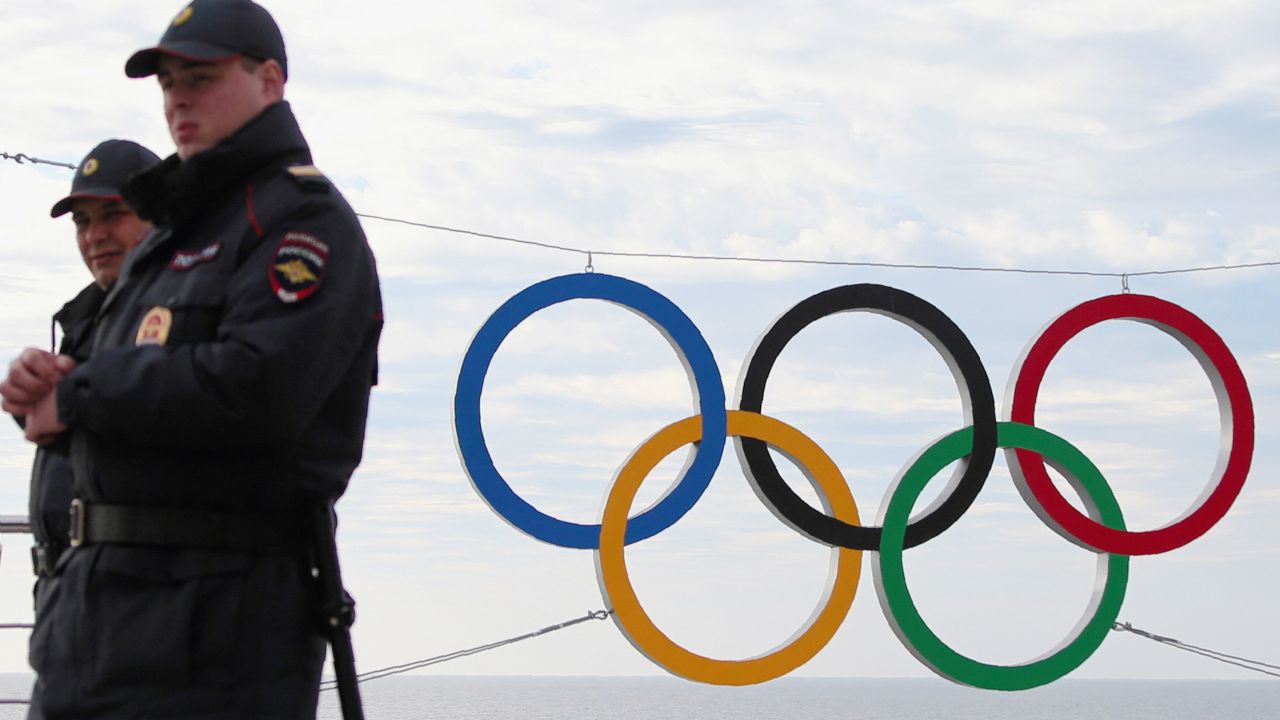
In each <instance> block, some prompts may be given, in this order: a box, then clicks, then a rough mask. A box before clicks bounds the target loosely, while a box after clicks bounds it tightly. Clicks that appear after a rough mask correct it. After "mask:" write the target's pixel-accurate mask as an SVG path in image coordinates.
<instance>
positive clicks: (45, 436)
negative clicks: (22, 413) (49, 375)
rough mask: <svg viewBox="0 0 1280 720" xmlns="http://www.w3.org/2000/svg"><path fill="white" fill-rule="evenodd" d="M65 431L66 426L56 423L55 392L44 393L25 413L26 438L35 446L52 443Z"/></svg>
mask: <svg viewBox="0 0 1280 720" xmlns="http://www.w3.org/2000/svg"><path fill="white" fill-rule="evenodd" d="M66 429H67V426H66V425H63V424H62V423H61V422H58V393H56V392H47V393H45V394H44V397H42V398H40V399H39V400H37V401H36V404H35V405H34V406H32V408H31V412H29V413H27V426H26V436H27V439H28V440H30V441H31V442H33V443H35V444H37V445H47V444H48V443H51V442H53V440H54V439H55V438H57V437H58V435H59V434H61V433H62V432H63V431H64V430H66Z"/></svg>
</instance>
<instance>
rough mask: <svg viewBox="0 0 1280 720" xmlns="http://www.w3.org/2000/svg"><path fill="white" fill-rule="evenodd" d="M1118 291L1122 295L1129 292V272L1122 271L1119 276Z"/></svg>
mask: <svg viewBox="0 0 1280 720" xmlns="http://www.w3.org/2000/svg"><path fill="white" fill-rule="evenodd" d="M1120 293H1121V294H1123V295H1128V294H1129V273H1124V274H1123V275H1121V276H1120Z"/></svg>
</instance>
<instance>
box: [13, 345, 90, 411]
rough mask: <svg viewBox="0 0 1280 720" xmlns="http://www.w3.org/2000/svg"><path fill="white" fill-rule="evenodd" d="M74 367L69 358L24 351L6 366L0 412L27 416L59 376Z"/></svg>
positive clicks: (35, 350)
mask: <svg viewBox="0 0 1280 720" xmlns="http://www.w3.org/2000/svg"><path fill="white" fill-rule="evenodd" d="M74 367H75V361H73V360H72V359H71V358H69V357H62V356H58V355H54V354H53V353H50V352H45V351H44V350H40V349H38V348H27V349H26V350H23V351H22V354H21V355H19V356H18V357H17V358H16V359H14V361H13V362H11V363H9V374H8V376H7V377H6V378H5V379H4V381H3V382H0V408H3V409H4V411H5V412H8V413H12V414H14V415H28V414H30V412H31V408H32V407H33V406H34V405H35V403H36V401H38V400H39V399H40V398H41V397H43V396H45V395H47V394H48V393H49V392H50V391H52V390H53V388H54V386H55V385H57V384H58V381H59V380H61V379H62V376H63V375H65V374H67V373H68V372H70V371H71V369H72V368H74Z"/></svg>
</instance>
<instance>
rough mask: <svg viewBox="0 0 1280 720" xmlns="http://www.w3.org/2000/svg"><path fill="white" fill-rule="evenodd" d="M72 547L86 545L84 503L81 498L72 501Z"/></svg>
mask: <svg viewBox="0 0 1280 720" xmlns="http://www.w3.org/2000/svg"><path fill="white" fill-rule="evenodd" d="M70 512H71V538H70V539H71V547H80V545H81V544H82V543H84V516H85V512H84V502H83V501H82V500H81V499H80V498H76V499H74V500H72V501H71V511H70Z"/></svg>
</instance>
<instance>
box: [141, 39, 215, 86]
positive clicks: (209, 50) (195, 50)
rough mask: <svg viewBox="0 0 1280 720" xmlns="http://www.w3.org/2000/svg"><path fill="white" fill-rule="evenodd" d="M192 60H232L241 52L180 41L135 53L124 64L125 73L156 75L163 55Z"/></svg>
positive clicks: (207, 44) (206, 44) (144, 75)
mask: <svg viewBox="0 0 1280 720" xmlns="http://www.w3.org/2000/svg"><path fill="white" fill-rule="evenodd" d="M164 55H169V56H170V57H176V58H181V59H183V60H191V61H193V62H218V61H221V60H230V59H231V58H234V57H237V56H238V55H240V53H238V52H235V51H234V50H228V49H226V48H224V47H218V46H217V45H210V44H209V43H202V42H179V43H173V44H172V45H162V46H158V47H153V48H147V49H145V50H139V51H138V52H136V53H134V54H133V55H132V56H131V57H130V58H129V60H128V61H127V62H125V64H124V74H125V75H127V76H129V77H131V78H143V77H147V76H148V75H155V74H156V71H157V70H159V69H160V58H161V56H164Z"/></svg>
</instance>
